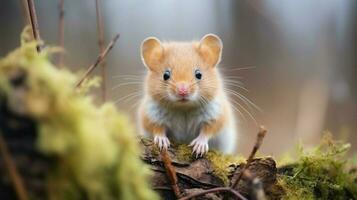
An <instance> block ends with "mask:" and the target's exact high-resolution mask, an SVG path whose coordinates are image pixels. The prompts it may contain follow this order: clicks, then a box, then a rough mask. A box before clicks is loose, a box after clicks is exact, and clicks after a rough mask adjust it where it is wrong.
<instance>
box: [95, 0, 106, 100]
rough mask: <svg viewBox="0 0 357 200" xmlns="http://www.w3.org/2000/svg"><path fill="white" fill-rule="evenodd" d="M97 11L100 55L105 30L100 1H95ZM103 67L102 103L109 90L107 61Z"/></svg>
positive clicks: (102, 64)
mask: <svg viewBox="0 0 357 200" xmlns="http://www.w3.org/2000/svg"><path fill="white" fill-rule="evenodd" d="M95 8H96V9H95V10H96V14H97V32H98V45H99V50H100V53H103V52H104V28H103V18H102V14H101V11H100V5H99V0H95ZM101 67H102V101H103V102H105V99H106V96H107V95H106V94H107V91H106V90H107V89H106V81H107V80H106V74H105V72H106V65H105V61H103V62H102V63H101Z"/></svg>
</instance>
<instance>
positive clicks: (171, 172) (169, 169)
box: [161, 149, 181, 198]
mask: <svg viewBox="0 0 357 200" xmlns="http://www.w3.org/2000/svg"><path fill="white" fill-rule="evenodd" d="M161 159H162V162H163V163H164V167H165V169H166V175H167V177H168V178H169V180H170V182H171V187H172V190H173V191H174V193H175V196H176V198H180V197H181V192H180V188H179V187H178V184H177V183H178V181H177V175H176V170H175V168H174V167H173V166H172V163H171V159H170V156H169V154H168V153H167V150H166V149H163V150H162V151H161Z"/></svg>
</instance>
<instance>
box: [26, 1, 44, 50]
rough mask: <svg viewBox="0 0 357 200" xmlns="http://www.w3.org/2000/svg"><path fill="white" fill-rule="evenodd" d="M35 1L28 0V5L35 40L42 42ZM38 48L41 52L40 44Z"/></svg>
mask: <svg viewBox="0 0 357 200" xmlns="http://www.w3.org/2000/svg"><path fill="white" fill-rule="evenodd" d="M33 1H34V0H27V5H28V9H29V14H30V19H31V26H32V33H33V37H34V38H35V40H36V41H37V42H40V41H41V37H40V29H39V28H38V21H37V15H36V9H35V3H34V2H33ZM36 49H37V52H39V53H40V52H41V46H40V44H37V46H36Z"/></svg>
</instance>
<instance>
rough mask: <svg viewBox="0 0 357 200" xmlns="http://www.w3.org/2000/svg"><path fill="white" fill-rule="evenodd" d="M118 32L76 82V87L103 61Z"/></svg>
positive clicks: (117, 36)
mask: <svg viewBox="0 0 357 200" xmlns="http://www.w3.org/2000/svg"><path fill="white" fill-rule="evenodd" d="M119 36H120V34H117V35H116V36H115V37H114V38H113V40H112V41H111V42H110V43H109V44H108V46H107V48H106V49H105V50H104V52H103V53H101V54H99V56H98V57H97V60H96V61H95V62H94V63H93V64H92V65H91V66H90V67H89V68H88V69H87V71H86V72H85V73H84V75H83V76H82V78H81V79H79V81H78V82H77V84H76V88H77V87H79V86H80V85H81V84H82V83H83V81H84V80H85V79H86V78H87V76H88V75H89V74H90V73H91V72H92V71H93V70H94V69H95V68H96V67H97V66H98V65H99V64H100V63H101V62H102V61H103V59H104V58H105V57H106V56H107V54H108V52H109V51H110V50H111V49H112V48H113V46H114V44H115V43H116V41H117V40H118V38H119Z"/></svg>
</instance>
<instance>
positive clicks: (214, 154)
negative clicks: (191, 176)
mask: <svg viewBox="0 0 357 200" xmlns="http://www.w3.org/2000/svg"><path fill="white" fill-rule="evenodd" d="M175 148H176V149H177V151H176V158H177V160H178V161H181V162H192V161H193V160H195V157H194V155H192V147H189V146H188V145H185V144H180V145H177V146H175ZM204 157H205V158H207V160H209V161H210V162H211V164H212V167H213V174H214V175H216V176H217V177H218V178H220V179H221V180H222V181H223V182H224V184H225V185H228V184H229V179H228V176H229V175H230V172H231V171H230V168H229V166H231V165H233V164H237V163H242V162H244V161H245V159H244V158H243V157H241V156H232V155H224V154H222V153H220V152H218V151H215V150H210V151H208V153H207V154H206V155H204Z"/></svg>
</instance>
